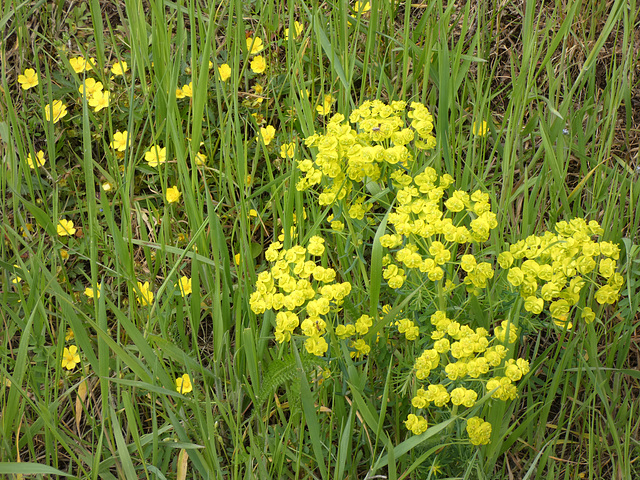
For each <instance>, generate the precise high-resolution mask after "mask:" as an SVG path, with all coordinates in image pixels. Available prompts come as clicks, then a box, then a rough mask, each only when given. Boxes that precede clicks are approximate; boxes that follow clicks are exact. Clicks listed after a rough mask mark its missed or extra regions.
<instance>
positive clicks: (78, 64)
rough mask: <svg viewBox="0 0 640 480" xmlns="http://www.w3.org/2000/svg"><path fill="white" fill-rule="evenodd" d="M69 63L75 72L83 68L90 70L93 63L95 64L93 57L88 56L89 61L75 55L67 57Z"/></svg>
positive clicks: (80, 71)
mask: <svg viewBox="0 0 640 480" xmlns="http://www.w3.org/2000/svg"><path fill="white" fill-rule="evenodd" d="M69 63H70V64H71V68H73V70H74V71H75V72H76V73H82V72H84V71H85V70H86V71H89V70H91V69H92V68H93V65H94V64H95V60H94V59H93V58H90V59H89V61H86V60H85V59H84V57H75V58H71V59H69Z"/></svg>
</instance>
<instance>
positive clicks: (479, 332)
mask: <svg viewBox="0 0 640 480" xmlns="http://www.w3.org/2000/svg"><path fill="white" fill-rule="evenodd" d="M431 324H432V325H433V327H434V330H433V332H432V333H431V340H432V341H433V344H432V346H431V348H428V349H426V350H424V352H423V353H422V354H421V355H420V356H419V357H418V358H417V359H416V361H415V364H414V369H415V371H416V377H417V378H418V380H427V379H428V378H429V376H430V374H431V371H432V370H435V369H436V368H438V367H440V368H441V369H442V370H444V373H445V374H446V376H447V380H448V383H446V384H440V383H436V384H429V385H428V386H427V387H426V388H423V387H420V388H418V390H417V392H416V394H415V395H414V397H413V398H412V399H411V404H412V405H413V406H414V407H415V408H417V409H424V408H427V407H428V406H429V405H430V404H432V403H433V405H435V406H436V407H439V408H441V407H444V406H445V405H447V404H448V403H451V405H453V406H460V405H462V406H464V407H467V408H471V407H473V406H474V405H475V403H476V401H477V399H478V393H477V392H476V391H475V390H472V389H468V388H465V387H463V386H459V385H457V383H458V382H459V381H461V380H464V379H465V378H466V377H469V378H472V379H478V378H481V377H483V376H486V375H487V374H490V372H491V371H495V370H497V369H498V368H499V367H500V366H503V370H504V376H493V377H491V378H489V379H485V378H482V381H483V383H484V382H486V386H485V388H486V391H487V392H493V393H492V397H493V398H496V399H500V400H509V399H514V398H516V396H517V389H516V386H515V384H514V382H517V381H518V380H520V379H521V378H522V377H523V376H524V375H526V374H527V373H528V372H529V362H528V361H527V360H525V359H522V358H519V359H517V360H513V359H511V360H507V361H506V362H505V361H504V360H505V358H506V356H507V353H508V350H507V348H506V347H505V346H504V345H501V344H496V345H491V343H492V339H490V338H489V332H487V330H486V329H484V328H476V329H475V330H473V329H472V328H471V327H469V326H468V325H462V324H460V323H459V322H456V321H454V320H451V319H450V318H448V317H447V315H446V313H445V312H443V311H437V312H435V313H434V314H433V315H432V316H431ZM507 333H508V336H507ZM494 337H495V339H496V340H497V341H498V342H502V343H514V342H515V341H516V339H517V331H516V328H515V326H512V325H510V324H509V322H507V321H505V322H502V325H500V326H499V327H496V329H495V335H494ZM505 340H506V341H507V342H505ZM490 345H491V346H490ZM442 367H444V368H442ZM406 423H407V428H408V429H409V430H411V431H412V432H414V433H415V431H414V427H415V426H416V425H417V424H416V422H415V421H413V422H409V421H408V420H407V422H406ZM487 425H488V424H487ZM489 431H490V425H489ZM487 441H488V440H487ZM476 445H478V444H476Z"/></svg>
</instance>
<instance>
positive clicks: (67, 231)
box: [57, 218, 76, 237]
mask: <svg viewBox="0 0 640 480" xmlns="http://www.w3.org/2000/svg"><path fill="white" fill-rule="evenodd" d="M57 230H58V235H60V236H61V237H66V236H67V235H75V233H76V229H75V228H74V227H73V222H72V221H71V220H65V219H64V218H63V219H62V220H60V223H58V228H57Z"/></svg>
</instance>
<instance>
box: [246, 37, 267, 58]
mask: <svg viewBox="0 0 640 480" xmlns="http://www.w3.org/2000/svg"><path fill="white" fill-rule="evenodd" d="M263 48H264V45H263V44H262V39H261V38H260V37H255V38H254V37H249V38H247V50H249V53H250V54H251V55H255V54H256V53H258V52H261V51H262V49H263Z"/></svg>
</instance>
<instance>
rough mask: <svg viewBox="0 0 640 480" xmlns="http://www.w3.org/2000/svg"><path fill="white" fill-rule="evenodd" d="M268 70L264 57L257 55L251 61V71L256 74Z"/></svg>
mask: <svg viewBox="0 0 640 480" xmlns="http://www.w3.org/2000/svg"><path fill="white" fill-rule="evenodd" d="M266 69H267V61H266V60H265V59H264V57H263V56H262V55H257V56H255V57H253V60H251V70H252V71H253V72H254V73H262V72H264V71H265V70H266Z"/></svg>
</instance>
